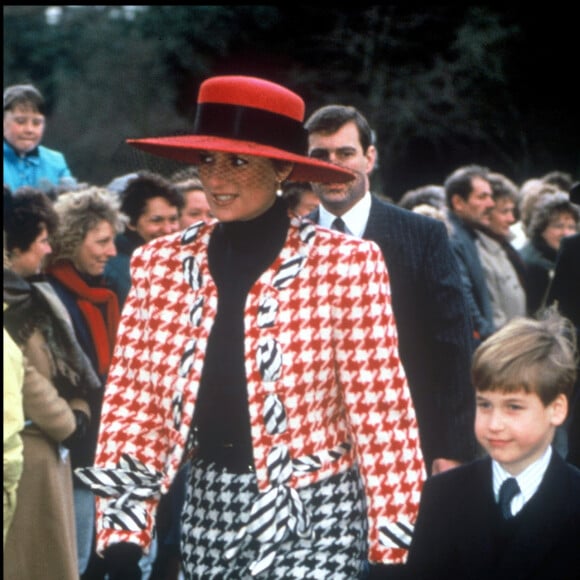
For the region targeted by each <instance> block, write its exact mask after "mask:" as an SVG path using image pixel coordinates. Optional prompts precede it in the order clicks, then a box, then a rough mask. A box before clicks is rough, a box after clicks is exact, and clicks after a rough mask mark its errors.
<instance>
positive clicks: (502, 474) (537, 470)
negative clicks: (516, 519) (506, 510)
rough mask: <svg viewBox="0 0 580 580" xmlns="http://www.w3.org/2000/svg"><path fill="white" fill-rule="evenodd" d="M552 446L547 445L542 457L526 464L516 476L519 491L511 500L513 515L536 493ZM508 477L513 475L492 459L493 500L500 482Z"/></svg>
mask: <svg viewBox="0 0 580 580" xmlns="http://www.w3.org/2000/svg"><path fill="white" fill-rule="evenodd" d="M552 453H553V451H552V446H551V445H549V446H548V448H547V449H546V451H545V452H544V454H543V455H542V457H540V459H538V460H537V461H534V463H532V464H531V465H528V467H526V469H524V470H523V471H522V472H521V473H520V474H519V475H517V476H516V480H517V482H518V486H519V488H520V493H518V494H517V495H516V496H515V497H514V499H513V500H512V504H511V510H512V514H513V515H514V516H515V515H516V514H517V513H518V512H519V511H520V510H521V509H522V508H523V507H524V505H525V504H526V503H527V502H528V501H529V500H530V498H531V497H532V496H533V495H534V494H535V493H536V491H537V490H538V487H540V483H542V479H543V478H544V474H545V473H546V469H548V464H549V463H550V459H551V458H552ZM510 477H514V476H513V475H511V474H510V473H508V472H507V471H506V470H505V469H504V468H503V467H502V466H501V465H500V464H499V463H498V462H497V461H496V460H495V459H492V478H493V493H494V497H495V501H498V497H499V488H500V487H501V484H502V483H503V482H504V481H505V480H506V479H509V478H510Z"/></svg>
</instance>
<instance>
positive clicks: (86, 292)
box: [48, 261, 119, 375]
mask: <svg viewBox="0 0 580 580" xmlns="http://www.w3.org/2000/svg"><path fill="white" fill-rule="evenodd" d="M48 273H49V274H50V275H51V276H54V277H55V278H56V279H57V280H58V281H59V282H60V283H61V284H62V285H63V286H65V287H66V288H67V289H68V290H70V291H71V292H73V293H74V294H76V296H77V305H78V307H79V309H80V311H81V313H82V315H83V316H84V319H85V321H86V323H87V326H88V328H89V331H90V333H91V337H92V339H93V344H94V345H95V351H96V353H97V361H98V371H99V374H101V375H104V374H106V373H107V371H108V369H109V365H110V364H111V356H112V354H113V346H114V345H115V337H116V334H117V327H118V326H119V303H118V302H117V295H116V294H115V293H114V292H113V291H112V290H108V289H107V288H95V287H91V286H89V285H88V284H87V283H86V282H85V281H84V280H83V279H82V278H81V277H80V276H79V273H78V272H77V270H76V269H75V268H74V266H73V265H72V264H71V263H70V262H66V261H63V262H58V263H57V264H55V265H54V266H51V267H50V269H49V270H48ZM100 305H104V306H105V311H106V319H105V320H104V319H103V314H102V312H101V310H100V309H99V306H100Z"/></svg>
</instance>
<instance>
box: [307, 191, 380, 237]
mask: <svg viewBox="0 0 580 580" xmlns="http://www.w3.org/2000/svg"><path fill="white" fill-rule="evenodd" d="M371 201H372V200H371V193H370V191H367V192H366V193H365V194H364V196H363V197H362V198H361V199H360V200H359V201H357V202H356V204H355V205H354V206H353V207H351V208H350V209H349V210H348V211H347V212H346V213H345V214H344V215H343V216H341V217H342V220H343V221H344V223H345V225H346V232H347V233H348V234H350V235H351V236H355V237H357V238H362V237H363V234H364V231H365V229H366V227H367V222H368V220H369V213H370V211H371ZM335 218H336V216H335V215H334V214H331V213H330V212H329V211H328V210H327V209H325V208H324V207H323V205H322V204H320V205H319V220H318V222H319V224H320V225H321V226H324V227H325V228H330V227H331V226H332V222H333V221H334V219H335Z"/></svg>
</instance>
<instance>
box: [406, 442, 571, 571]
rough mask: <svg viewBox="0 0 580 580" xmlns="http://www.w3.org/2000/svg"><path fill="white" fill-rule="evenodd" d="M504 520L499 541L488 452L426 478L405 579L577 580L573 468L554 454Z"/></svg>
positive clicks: (497, 518) (497, 512)
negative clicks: (505, 535) (506, 531)
mask: <svg viewBox="0 0 580 580" xmlns="http://www.w3.org/2000/svg"><path fill="white" fill-rule="evenodd" d="M508 523H509V525H513V526H515V531H514V532H513V536H512V538H511V539H509V540H505V539H503V540H502V539H501V533H502V527H503V526H505V522H504V521H503V520H502V518H501V515H500V511H499V506H498V505H497V503H496V502H495V498H494V496H493V487H492V470H491V459H490V458H486V459H481V460H478V461H475V462H473V463H471V464H468V465H464V466H461V467H458V468H456V469H452V470H450V471H448V472H445V473H442V474H440V475H437V476H435V477H432V478H431V479H430V480H428V481H427V483H426V484H425V487H424V488H423V492H422V496H421V505H420V508H419V517H418V520H417V525H416V527H415V532H414V536H413V542H412V545H411V550H410V553H409V560H408V565H407V567H408V571H409V573H410V574H409V578H414V579H421V580H435V579H439V578H441V579H443V578H445V579H451V578H453V579H455V578H461V579H463V580H467V579H469V580H479V579H481V580H484V579H485V580H490V579H492V580H503V579H505V580H508V579H509V580H524V579H525V580H554V579H558V580H572V579H577V578H580V557H579V554H580V551H579V548H580V471H579V470H578V469H576V468H575V467H574V466H572V465H569V464H567V463H565V462H564V460H563V459H562V458H561V457H560V456H559V455H558V454H557V453H556V452H553V454H552V459H551V460H550V464H549V466H548V469H547V471H546V473H545V475H544V479H543V480H542V483H541V484H540V487H539V488H538V490H537V492H536V493H535V494H534V496H533V497H532V498H531V499H530V500H529V501H528V503H527V504H526V505H525V506H524V507H523V509H522V510H521V511H520V512H519V513H518V514H516V516H515V517H514V518H513V520H509V522H508Z"/></svg>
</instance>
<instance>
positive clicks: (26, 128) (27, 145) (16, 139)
mask: <svg viewBox="0 0 580 580" xmlns="http://www.w3.org/2000/svg"><path fill="white" fill-rule="evenodd" d="M43 134H44V115H43V114H41V113H39V112H38V111H37V110H35V109H34V108H33V107H29V106H26V105H16V106H15V107H14V108H13V109H11V110H8V111H4V139H6V141H8V143H10V145H12V147H14V149H16V151H18V153H28V152H29V151H32V150H33V149H34V148H35V147H37V146H38V144H39V143H40V141H41V140H42V136H43Z"/></svg>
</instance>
